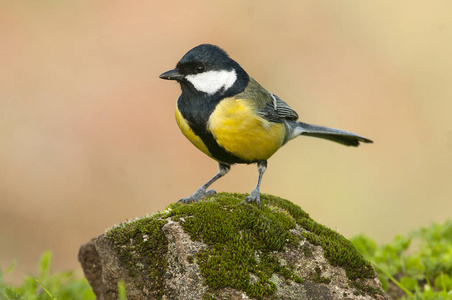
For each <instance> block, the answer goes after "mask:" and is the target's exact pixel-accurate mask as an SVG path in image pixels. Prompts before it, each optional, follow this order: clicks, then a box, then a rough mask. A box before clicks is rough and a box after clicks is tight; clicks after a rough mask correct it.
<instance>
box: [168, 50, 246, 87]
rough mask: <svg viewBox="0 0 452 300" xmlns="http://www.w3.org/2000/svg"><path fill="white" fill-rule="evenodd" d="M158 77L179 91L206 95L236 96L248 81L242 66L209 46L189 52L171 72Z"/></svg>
mask: <svg viewBox="0 0 452 300" xmlns="http://www.w3.org/2000/svg"><path fill="white" fill-rule="evenodd" d="M159 77H160V78H161V79H167V80H176V81H178V82H179V83H180V85H181V87H182V91H187V92H188V91H190V92H195V93H204V94H207V95H214V94H216V93H221V94H224V93H226V92H232V91H234V92H235V93H238V92H241V91H242V90H243V89H244V88H245V86H246V84H247V82H248V75H247V74H246V72H245V71H244V70H243V69H242V67H241V66H240V65H239V64H238V63H237V62H236V61H234V60H233V59H232V58H230V57H229V56H228V54H227V53H226V52H225V51H224V50H223V49H221V48H220V47H218V46H215V45H210V44H202V45H199V46H197V47H195V48H193V49H191V50H190V51H188V52H187V53H186V54H185V55H184V56H183V57H182V58H181V60H180V61H179V62H178V63H177V65H176V68H175V69H173V70H170V71H167V72H165V73H163V74H161V75H160V76H159Z"/></svg>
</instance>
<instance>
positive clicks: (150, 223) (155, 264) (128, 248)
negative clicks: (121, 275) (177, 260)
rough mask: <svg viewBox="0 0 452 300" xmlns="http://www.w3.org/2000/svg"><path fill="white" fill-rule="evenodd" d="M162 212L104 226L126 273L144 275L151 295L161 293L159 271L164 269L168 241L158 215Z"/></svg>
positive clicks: (161, 283)
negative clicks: (112, 225)
mask: <svg viewBox="0 0 452 300" xmlns="http://www.w3.org/2000/svg"><path fill="white" fill-rule="evenodd" d="M159 217H162V214H156V215H153V216H148V217H145V218H142V219H137V220H133V221H130V222H127V223H121V224H119V225H118V226H116V227H114V228H112V229H110V230H108V231H107V232H106V234H105V237H106V238H107V239H108V240H110V241H111V242H112V243H113V244H114V245H115V246H116V247H115V248H116V251H117V253H118V255H119V257H120V258H121V263H122V264H125V265H126V268H127V270H128V272H129V275H130V276H132V277H136V276H138V275H140V277H143V278H148V279H149V280H148V281H147V282H148V283H149V290H151V291H153V296H154V297H156V298H161V297H162V296H163V295H164V284H163V275H164V272H165V270H166V259H165V256H166V253H167V252H168V242H167V240H166V237H165V235H164V234H163V233H162V227H163V226H164V225H165V224H166V223H167V222H168V221H167V220H162V219H159Z"/></svg>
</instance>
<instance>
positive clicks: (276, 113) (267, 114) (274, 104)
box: [259, 93, 298, 123]
mask: <svg viewBox="0 0 452 300" xmlns="http://www.w3.org/2000/svg"><path fill="white" fill-rule="evenodd" d="M270 95H271V98H272V101H271V102H267V103H266V104H265V106H264V107H263V108H262V109H261V110H260V111H259V113H260V114H261V115H262V116H263V117H264V118H265V119H267V120H269V121H271V122H276V123H282V122H284V121H285V120H292V121H295V120H297V119H298V114H297V113H296V112H295V111H294V110H293V109H292V108H291V107H290V106H289V105H288V104H287V103H286V102H284V101H283V100H282V99H281V98H279V97H278V96H276V95H274V94H272V93H270Z"/></svg>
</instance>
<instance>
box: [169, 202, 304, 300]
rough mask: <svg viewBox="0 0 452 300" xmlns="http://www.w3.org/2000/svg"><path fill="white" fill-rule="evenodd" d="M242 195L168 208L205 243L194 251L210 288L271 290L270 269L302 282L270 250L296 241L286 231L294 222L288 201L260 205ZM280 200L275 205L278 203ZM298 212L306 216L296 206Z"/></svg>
mask: <svg viewBox="0 0 452 300" xmlns="http://www.w3.org/2000/svg"><path fill="white" fill-rule="evenodd" d="M243 198H244V195H239V194H232V195H231V194H217V195H214V196H212V197H210V198H208V199H206V200H205V201H201V202H198V203H195V204H189V205H177V206H174V207H172V208H173V209H172V211H171V213H170V217H171V218H172V220H174V221H180V223H181V225H182V227H183V228H184V230H185V231H186V232H187V233H188V234H189V235H190V236H191V238H192V239H194V240H199V241H201V240H202V241H203V242H204V243H206V244H207V245H208V247H207V248H206V249H204V250H201V251H199V252H198V254H197V255H196V262H197V263H198V264H199V267H200V270H201V274H202V275H203V276H204V278H205V282H206V284H207V285H208V286H209V287H210V288H211V289H212V290H216V289H222V288H226V287H231V288H234V289H237V290H241V291H244V292H245V293H246V294H247V295H248V296H250V297H258V298H261V297H265V296H270V295H272V294H273V293H274V291H275V289H276V285H275V284H274V283H273V282H271V281H270V278H271V276H272V275H273V274H274V273H278V274H280V275H281V276H282V277H284V278H285V279H286V280H293V281H296V282H301V281H302V279H301V278H299V277H298V276H297V275H296V274H295V273H294V272H293V267H289V266H284V265H282V264H281V263H280V262H279V261H278V259H277V258H276V255H275V253H274V252H276V251H279V250H281V249H282V248H283V247H284V246H285V245H288V244H295V243H298V240H297V238H296V237H295V236H293V235H291V234H290V233H289V229H294V228H295V226H296V222H295V219H294V217H293V214H292V213H291V212H290V209H289V208H290V205H288V204H289V202H287V201H284V200H282V199H279V198H275V200H274V201H271V202H270V201H269V198H270V197H268V196H263V197H262V200H263V201H265V202H267V203H266V204H271V205H264V206H263V208H262V209H259V208H258V207H257V206H255V205H249V204H241V202H242V200H243ZM278 204H280V205H278ZM297 215H300V216H302V215H306V214H305V213H302V212H301V210H300V211H298V212H297Z"/></svg>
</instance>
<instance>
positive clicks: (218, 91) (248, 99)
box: [159, 44, 372, 206]
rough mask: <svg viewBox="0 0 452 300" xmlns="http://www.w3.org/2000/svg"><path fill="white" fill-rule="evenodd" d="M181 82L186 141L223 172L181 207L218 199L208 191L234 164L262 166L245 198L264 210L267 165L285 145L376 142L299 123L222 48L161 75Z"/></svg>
mask: <svg viewBox="0 0 452 300" xmlns="http://www.w3.org/2000/svg"><path fill="white" fill-rule="evenodd" d="M159 77H160V78H161V79H167V80H176V81H177V82H178V83H179V84H180V86H181V89H182V93H181V95H180V96H179V99H178V100H177V105H176V122H177V124H178V125H179V128H180V130H181V131H182V133H183V134H184V135H185V137H186V138H187V139H188V140H189V141H190V142H191V143H192V144H193V145H194V146H195V147H197V148H198V149H199V150H201V151H202V152H204V153H205V154H207V155H208V156H210V157H211V158H213V159H214V160H216V161H217V162H218V173H217V174H216V175H215V176H213V177H212V178H211V179H210V180H209V181H207V182H206V183H205V184H204V185H203V186H201V187H200V188H199V189H197V190H196V192H195V193H194V194H193V195H191V196H189V197H186V198H183V199H180V200H179V202H182V203H188V202H197V201H199V200H201V199H202V198H204V197H208V196H210V195H213V194H215V191H214V190H212V189H211V190H207V189H208V188H209V186H210V185H211V184H212V183H214V182H215V181H216V180H217V179H219V178H221V177H223V176H224V175H226V174H227V173H228V172H229V169H230V168H231V166H232V165H234V164H242V163H245V164H252V163H256V164H257V169H258V172H259V177H258V180H257V185H256V188H255V189H254V190H253V191H252V192H251V194H250V195H249V196H248V197H246V198H245V201H246V202H256V203H257V204H258V205H259V206H260V191H259V188H260V184H261V180H262V175H263V174H264V172H265V170H266V168H267V160H268V159H269V158H270V157H271V156H272V155H273V154H274V153H275V152H276V151H277V150H278V149H279V148H281V146H283V145H284V144H285V143H287V142H288V141H290V140H291V139H293V138H295V137H297V136H299V135H306V136H313V137H318V138H323V139H327V140H330V141H334V142H337V143H340V144H343V145H346V146H358V145H359V142H364V143H372V141H371V140H369V139H367V138H365V137H362V136H360V135H357V134H354V133H351V132H348V131H344V130H339V129H333V128H328V127H323V126H317V125H310V124H306V123H302V122H298V121H297V119H298V114H297V113H296V112H295V111H294V110H293V109H292V108H290V107H289V105H287V103H286V102H284V101H283V100H281V98H279V97H278V96H276V95H275V94H272V93H270V92H268V91H267V90H266V89H264V88H263V87H262V86H261V85H260V84H259V83H258V82H257V81H256V80H254V79H253V78H252V77H250V76H249V75H248V74H247V73H246V72H245V70H244V69H243V68H242V67H241V66H240V65H239V64H238V63H237V62H236V61H235V60H233V59H232V58H230V57H229V56H228V54H227V53H226V52H225V51H224V50H222V49H221V48H219V47H218V46H215V45H211V44H202V45H199V46H197V47H195V48H193V49H191V50H190V51H188V52H187V53H186V54H185V55H184V56H183V57H182V59H181V60H180V61H179V62H178V63H177V65H176V68H175V69H173V70H170V71H167V72H165V73H163V74H161V75H160V76H159Z"/></svg>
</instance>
